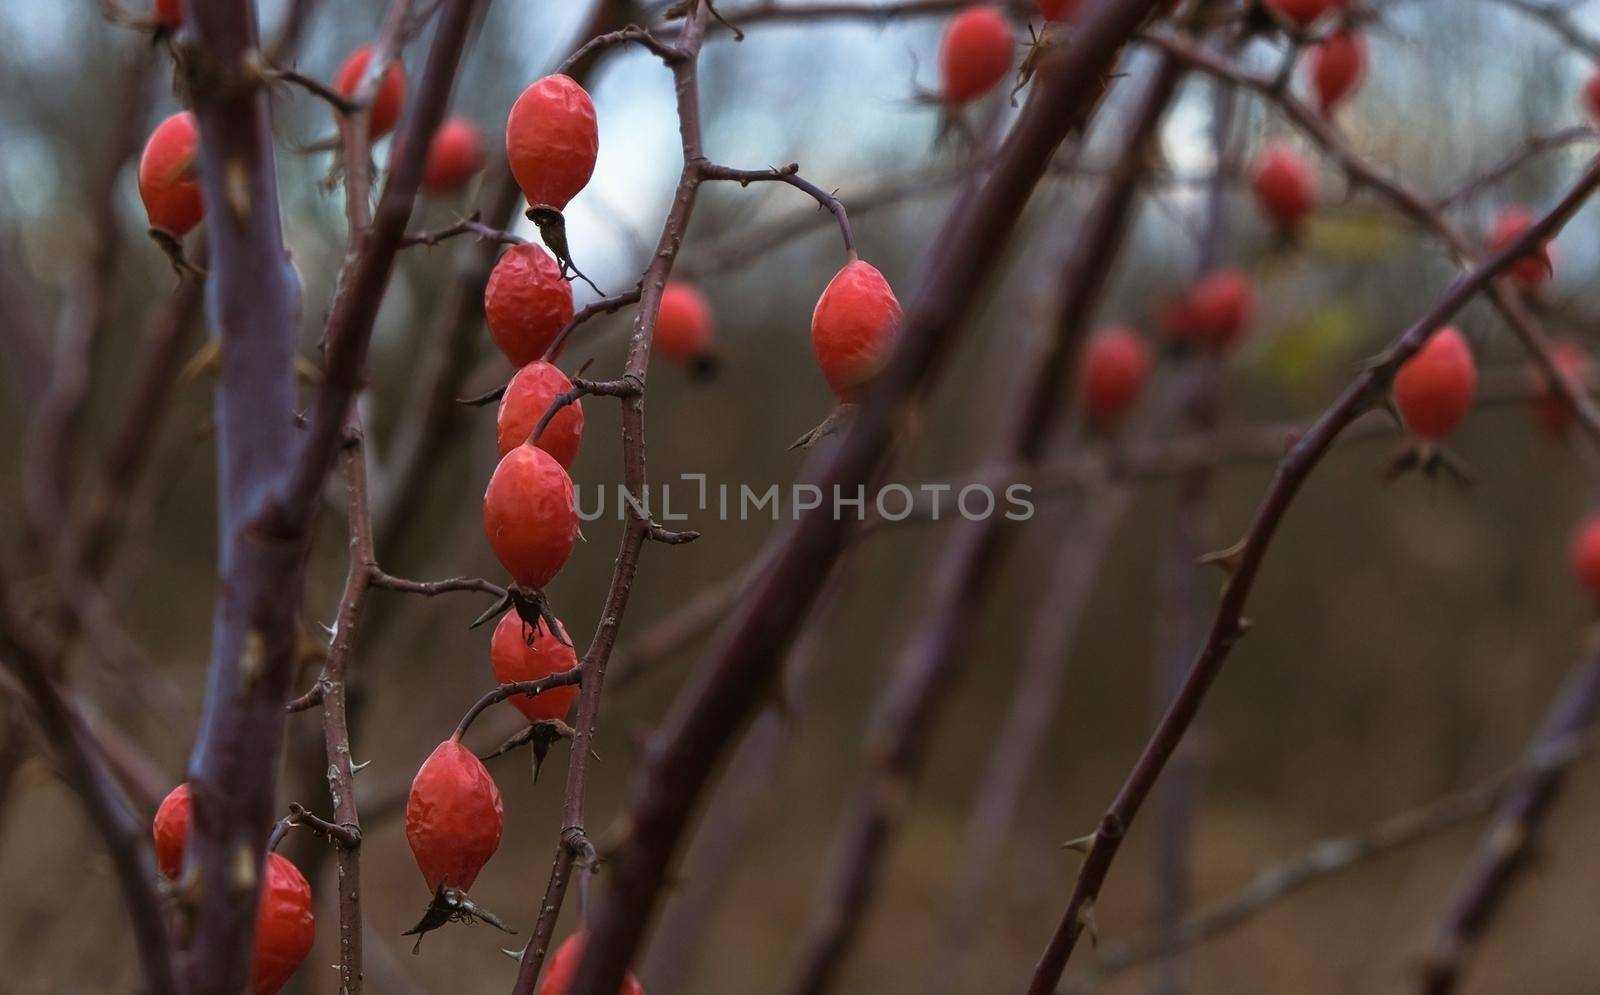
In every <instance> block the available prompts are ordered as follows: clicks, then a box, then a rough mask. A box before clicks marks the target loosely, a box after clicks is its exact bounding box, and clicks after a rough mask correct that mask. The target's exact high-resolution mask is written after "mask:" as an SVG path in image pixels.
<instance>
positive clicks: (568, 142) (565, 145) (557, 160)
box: [506, 75, 600, 211]
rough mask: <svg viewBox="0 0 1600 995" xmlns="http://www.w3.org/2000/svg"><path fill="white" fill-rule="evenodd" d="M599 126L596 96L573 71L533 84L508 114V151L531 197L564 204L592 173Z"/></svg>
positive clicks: (514, 172) (558, 205)
mask: <svg viewBox="0 0 1600 995" xmlns="http://www.w3.org/2000/svg"><path fill="white" fill-rule="evenodd" d="M599 153H600V128H599V125H598V124H597V123H596V121H595V116H594V102H593V101H591V100H590V99H589V94H588V92H587V91H586V90H584V88H583V87H581V86H579V85H578V83H577V81H576V80H574V79H572V77H570V76H561V75H555V76H546V77H545V78H544V79H541V80H535V81H534V82H533V83H531V84H529V86H528V88H527V89H526V90H523V91H522V95H521V96H519V97H518V98H517V102H516V103H514V104H512V105H511V115H510V116H509V117H508V118H506V157H507V158H508V159H509V160H510V161H511V175H512V176H513V177H515V179H516V181H517V186H519V187H521V188H522V193H523V195H524V196H526V197H527V198H528V203H529V204H533V205H536V206H537V205H543V206H546V207H552V208H555V209H556V210H558V211H561V210H565V209H566V206H567V202H568V201H570V200H572V198H574V197H576V196H577V195H578V191H580V190H582V189H583V188H584V186H586V185H587V184H588V182H589V177H591V176H593V175H594V162H595V157H596V156H598V155H599Z"/></svg>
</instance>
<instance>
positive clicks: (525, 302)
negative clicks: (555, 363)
mask: <svg viewBox="0 0 1600 995" xmlns="http://www.w3.org/2000/svg"><path fill="white" fill-rule="evenodd" d="M483 313H484V317H485V318H486V319H487V320H488V322H489V336H490V337H491V338H493V339H494V344H495V345H497V346H499V347H500V351H501V352H503V353H505V355H506V358H507V359H509V360H511V365H512V366H526V365H528V364H529V363H531V362H533V361H534V360H536V359H540V358H542V357H543V356H544V354H545V351H546V350H547V349H549V348H550V344H551V343H552V342H554V341H555V340H556V336H557V335H560V334H561V329H563V328H565V327H566V325H567V322H569V321H571V320H572V285H571V284H570V283H568V282H567V281H566V280H563V279H562V278H561V267H560V266H558V265H557V264H556V261H555V259H553V258H551V256H550V253H548V252H546V251H544V249H542V248H540V247H539V246H537V245H534V244H533V243H531V242H525V243H523V244H522V245H513V246H512V247H511V248H510V249H507V250H506V253H505V255H503V256H501V257H500V261H499V262H497V263H495V265H494V270H493V272H491V273H490V274H489V283H488V285H487V286H486V287H485V288H484V291H483Z"/></svg>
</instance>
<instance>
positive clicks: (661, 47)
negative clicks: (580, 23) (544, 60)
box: [556, 24, 684, 76]
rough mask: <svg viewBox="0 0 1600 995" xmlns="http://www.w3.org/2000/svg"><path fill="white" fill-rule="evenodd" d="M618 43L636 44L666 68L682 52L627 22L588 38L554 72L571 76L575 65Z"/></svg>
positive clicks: (680, 55) (676, 61)
mask: <svg viewBox="0 0 1600 995" xmlns="http://www.w3.org/2000/svg"><path fill="white" fill-rule="evenodd" d="M619 45H638V46H639V47H640V48H643V49H645V50H647V51H648V52H650V53H651V54H652V55H654V56H655V57H656V58H658V59H660V60H661V61H662V62H664V63H666V64H667V66H668V68H671V67H672V66H673V65H674V64H676V63H678V62H680V61H681V60H682V59H683V58H684V54H683V53H682V52H680V51H679V50H678V49H677V48H674V47H673V46H672V45H669V44H668V43H666V42H664V41H662V40H661V39H659V38H657V37H656V36H655V35H653V34H651V33H650V32H649V31H647V30H645V29H644V28H642V27H640V26H639V25H637V24H629V25H627V26H626V27H623V28H619V29H617V30H616V31H608V32H606V33H605V34H602V35H598V36H596V37H594V38H590V39H589V40H588V41H586V42H584V43H583V44H582V45H580V46H579V47H578V50H577V51H575V52H573V53H572V54H571V55H569V56H567V58H566V60H565V61H563V62H562V63H561V65H560V66H558V67H556V72H558V73H560V74H562V75H563V76H571V75H572V74H573V72H574V70H575V67H577V66H580V65H583V64H584V63H585V62H587V61H589V60H591V59H594V58H595V57H597V56H599V55H601V54H602V53H604V52H606V51H607V50H609V49H613V48H616V47H617V46H619Z"/></svg>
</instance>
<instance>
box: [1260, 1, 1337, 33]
mask: <svg viewBox="0 0 1600 995" xmlns="http://www.w3.org/2000/svg"><path fill="white" fill-rule="evenodd" d="M1265 2H1266V5H1267V6H1268V7H1270V8H1271V9H1272V10H1273V11H1275V12H1276V13H1277V14H1278V16H1279V17H1282V18H1283V19H1284V20H1286V21H1288V22H1289V23H1290V24H1293V25H1294V26H1295V27H1298V28H1309V27H1310V26H1311V25H1312V24H1313V23H1315V22H1316V20H1317V18H1319V17H1321V16H1322V15H1323V14H1325V13H1327V12H1328V11H1330V10H1333V9H1334V8H1335V7H1337V6H1339V3H1338V0H1265Z"/></svg>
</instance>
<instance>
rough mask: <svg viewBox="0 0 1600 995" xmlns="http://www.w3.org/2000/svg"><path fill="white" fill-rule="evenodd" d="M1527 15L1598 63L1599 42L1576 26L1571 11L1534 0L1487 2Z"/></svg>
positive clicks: (1576, 23)
mask: <svg viewBox="0 0 1600 995" xmlns="http://www.w3.org/2000/svg"><path fill="white" fill-rule="evenodd" d="M1489 2H1491V3H1496V4H1499V5H1500V6H1502V7H1509V8H1510V9H1512V10H1515V11H1517V12H1519V13H1522V14H1525V15H1527V16H1528V17H1529V18H1530V19H1531V20H1534V21H1537V22H1538V23H1540V24H1543V25H1544V26H1545V27H1547V28H1549V29H1550V30H1551V31H1553V32H1555V33H1556V34H1557V35H1558V36H1560V38H1561V40H1562V41H1564V42H1566V43H1567V44H1568V45H1570V46H1572V47H1573V48H1575V49H1577V50H1578V51H1579V52H1581V53H1582V54H1584V55H1586V56H1588V57H1589V59H1590V60H1592V61H1600V40H1596V39H1595V38H1594V37H1593V36H1591V35H1590V34H1589V33H1588V32H1586V31H1584V30H1583V29H1582V28H1581V27H1579V26H1578V22H1577V20H1576V19H1575V18H1573V16H1572V11H1571V10H1570V9H1569V8H1567V7H1563V6H1560V5H1559V4H1553V3H1535V2H1534V0H1489Z"/></svg>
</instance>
